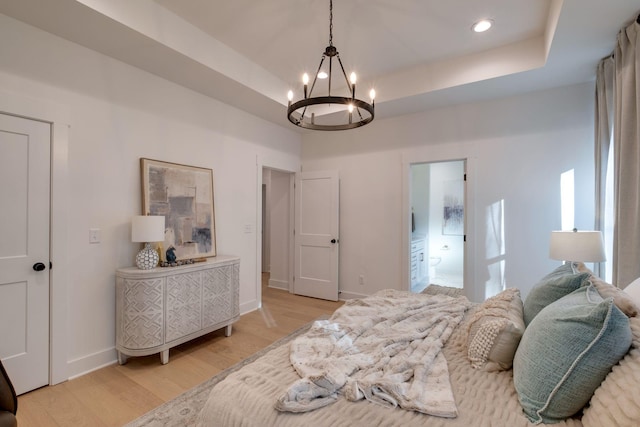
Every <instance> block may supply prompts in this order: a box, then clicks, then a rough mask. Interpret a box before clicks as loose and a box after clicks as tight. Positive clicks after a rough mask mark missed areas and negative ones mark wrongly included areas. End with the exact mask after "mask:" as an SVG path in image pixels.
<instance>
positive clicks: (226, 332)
mask: <svg viewBox="0 0 640 427" xmlns="http://www.w3.org/2000/svg"><path fill="white" fill-rule="evenodd" d="M231 326H232V325H227V327H226V328H225V329H224V336H225V337H230V336H231Z"/></svg>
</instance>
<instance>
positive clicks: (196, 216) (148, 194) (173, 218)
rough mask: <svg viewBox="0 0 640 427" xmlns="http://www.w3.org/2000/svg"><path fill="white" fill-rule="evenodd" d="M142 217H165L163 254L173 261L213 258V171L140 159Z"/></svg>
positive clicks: (214, 251) (214, 238)
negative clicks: (172, 249) (170, 253)
mask: <svg viewBox="0 0 640 427" xmlns="http://www.w3.org/2000/svg"><path fill="white" fill-rule="evenodd" d="M140 172H141V182H142V214H143V215H162V216H164V217H165V237H164V242H163V250H162V259H163V260H164V259H165V253H166V252H165V251H167V250H169V249H170V248H171V247H173V248H174V249H175V250H174V251H173V254H174V255H175V260H176V261H179V260H186V259H194V258H204V257H214V256H216V231H215V230H216V229H215V206H214V197H213V170H212V169H207V168H202V167H196V166H188V165H182V164H178V163H171V162H164V161H160V160H153V159H147V158H140Z"/></svg>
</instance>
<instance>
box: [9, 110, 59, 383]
mask: <svg viewBox="0 0 640 427" xmlns="http://www.w3.org/2000/svg"><path fill="white" fill-rule="evenodd" d="M50 141H51V127H50V125H49V124H48V123H43V122H38V121H35V120H29V119H24V118H20V117H14V116H9V115H5V114H0V200H1V201H2V204H1V205H0V206H1V208H0V236H2V238H1V239H0V359H2V363H3V364H4V365H5V367H6V369H7V372H8V373H9V376H10V378H11V381H12V383H13V385H14V387H15V389H16V392H17V393H18V394H22V393H25V392H27V391H29V390H33V389H35V388H38V387H41V386H43V385H47V384H49V206H50V205H49V194H50V191H49V187H50V162H51V160H50V149H51V144H50ZM36 270H38V271H36Z"/></svg>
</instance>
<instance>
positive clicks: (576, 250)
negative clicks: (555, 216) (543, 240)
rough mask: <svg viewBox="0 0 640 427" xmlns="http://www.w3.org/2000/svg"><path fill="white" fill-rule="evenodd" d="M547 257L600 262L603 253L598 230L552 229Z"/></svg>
mask: <svg viewBox="0 0 640 427" xmlns="http://www.w3.org/2000/svg"><path fill="white" fill-rule="evenodd" d="M549 258H551V259H557V260H560V261H568V262H571V261H576V262H602V261H606V260H607V257H606V256H605V253H604V244H603V241H602V232H600V231H578V230H577V229H575V228H574V229H573V231H552V232H551V240H550V243H549Z"/></svg>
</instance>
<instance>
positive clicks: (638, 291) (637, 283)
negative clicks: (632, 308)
mask: <svg viewBox="0 0 640 427" xmlns="http://www.w3.org/2000/svg"><path fill="white" fill-rule="evenodd" d="M623 291H624V292H625V293H626V294H627V295H629V296H630V297H631V299H632V300H633V302H635V303H636V305H637V306H638V307H640V277H638V278H637V279H636V280H634V281H633V282H631V283H629V284H628V285H627V287H626V288H624V289H623Z"/></svg>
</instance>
